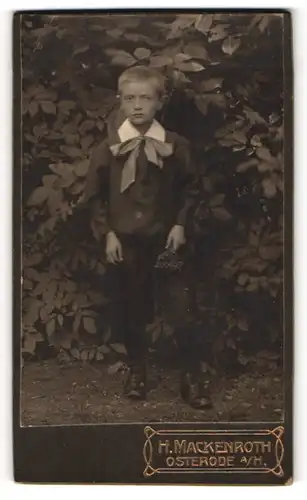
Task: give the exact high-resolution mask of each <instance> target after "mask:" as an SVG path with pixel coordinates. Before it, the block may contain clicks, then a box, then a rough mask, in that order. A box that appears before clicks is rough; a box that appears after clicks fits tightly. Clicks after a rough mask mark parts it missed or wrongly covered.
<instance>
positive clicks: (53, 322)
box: [46, 318, 55, 337]
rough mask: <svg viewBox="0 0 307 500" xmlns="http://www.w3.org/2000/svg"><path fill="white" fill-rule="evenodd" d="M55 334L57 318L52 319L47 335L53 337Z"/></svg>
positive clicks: (48, 325) (48, 324)
mask: <svg viewBox="0 0 307 500" xmlns="http://www.w3.org/2000/svg"><path fill="white" fill-rule="evenodd" d="M54 332H55V318H52V319H51V320H50V321H49V322H48V323H47V325H46V333H47V335H48V337H50V336H51V335H53V334H54Z"/></svg>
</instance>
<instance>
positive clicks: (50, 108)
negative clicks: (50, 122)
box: [40, 101, 56, 115]
mask: <svg viewBox="0 0 307 500" xmlns="http://www.w3.org/2000/svg"><path fill="white" fill-rule="evenodd" d="M40 106H41V108H42V110H43V111H44V112H45V113H48V114H49V115H55V114H56V105H55V104H53V102H50V101H42V102H40Z"/></svg>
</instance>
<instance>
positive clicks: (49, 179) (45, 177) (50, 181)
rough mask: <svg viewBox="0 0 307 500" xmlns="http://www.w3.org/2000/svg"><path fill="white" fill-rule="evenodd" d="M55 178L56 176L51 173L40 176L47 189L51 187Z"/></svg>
mask: <svg viewBox="0 0 307 500" xmlns="http://www.w3.org/2000/svg"><path fill="white" fill-rule="evenodd" d="M56 180H57V176H56V175H53V174H51V175H43V178H42V181H43V184H44V186H45V187H46V188H47V189H48V188H51V187H52V186H53V184H54V183H55V181H56Z"/></svg>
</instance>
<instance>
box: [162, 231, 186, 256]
mask: <svg viewBox="0 0 307 500" xmlns="http://www.w3.org/2000/svg"><path fill="white" fill-rule="evenodd" d="M185 242H186V239H185V235H184V227H183V226H179V225H176V226H173V227H172V229H171V231H170V233H169V235H168V237H167V241H166V248H167V249H170V250H173V251H174V252H176V251H177V250H178V248H179V247H181V246H182V245H184V244H185Z"/></svg>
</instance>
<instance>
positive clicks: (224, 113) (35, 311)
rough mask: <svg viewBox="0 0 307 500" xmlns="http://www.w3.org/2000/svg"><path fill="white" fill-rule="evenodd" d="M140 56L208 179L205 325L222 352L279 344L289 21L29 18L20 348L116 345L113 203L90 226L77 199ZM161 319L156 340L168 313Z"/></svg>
mask: <svg viewBox="0 0 307 500" xmlns="http://www.w3.org/2000/svg"><path fill="white" fill-rule="evenodd" d="M140 63H142V64H149V65H151V66H153V67H155V68H158V69H159V70H161V71H163V72H164V73H165V75H166V76H167V82H168V96H167V104H166V106H165V107H164V110H163V112H162V115H161V116H160V120H161V121H162V122H163V124H164V125H165V126H166V127H169V128H171V129H174V130H176V131H177V132H178V133H180V134H183V135H185V136H186V137H188V138H189V139H190V140H191V143H192V146H193V156H194V161H195V162H196V164H197V166H198V168H199V172H200V174H201V176H202V193H200V202H199V205H198V206H197V207H196V210H195V213H194V218H193V229H194V234H195V237H194V239H193V245H195V259H196V260H195V262H196V263H197V269H198V276H199V283H198V290H197V319H198V320H199V321H200V323H201V322H202V321H206V318H207V319H208V317H209V316H210V318H211V319H212V324H214V328H215V331H216V336H215V345H216V346H217V349H218V350H219V349H224V348H225V346H228V347H233V346H239V347H240V349H243V351H244V352H247V350H248V347H250V346H253V347H254V348H255V349H256V350H259V349H261V348H266V347H267V346H268V345H274V346H275V347H276V346H278V345H279V344H280V343H281V341H282V301H283V275H282V270H283V265H282V264H283V117H282V114H283V66H282V17H281V16H279V15H274V14H264V15H262V14H247V13H244V14H240V13H236V14H224V13H218V14H196V13H195V14H190V15H187V14H181V15H178V16H176V15H175V14H159V15H154V14H152V15H148V14H146V15H145V14H138V15H133V16H130V15H104V16H96V15H93V16H81V15H80V16H78V15H74V16H72V15H71V16H66V15H58V16H51V15H47V16H46V15H25V16H23V22H22V74H23V81H22V86H23V98H22V107H23V167H22V168H23V214H22V217H23V303H22V306H23V351H24V353H25V354H26V353H27V354H28V355H30V356H31V355H33V354H34V353H35V349H36V346H37V343H40V342H42V341H44V342H48V343H49V344H50V345H54V346H56V347H57V348H60V349H63V348H64V349H66V350H67V351H69V352H70V353H71V355H72V356H74V357H77V358H78V357H80V356H81V357H82V352H83V351H84V352H85V350H84V349H83V348H84V347H88V346H89V345H90V346H92V348H91V349H90V350H89V349H87V350H86V352H87V353H89V352H90V354H84V355H83V358H84V359H85V358H86V356H88V357H89V358H90V359H92V358H93V357H96V358H97V359H102V358H103V356H104V354H106V353H108V351H109V349H110V346H109V344H110V343H111V344H112V338H111V334H110V331H109V329H108V321H107V310H106V304H107V298H106V297H105V296H104V294H103V290H101V286H100V283H101V282H102V277H103V274H104V271H105V264H104V257H103V249H102V248H101V245H97V240H99V239H100V238H101V235H102V234H103V233H104V220H105V212H104V208H103V207H96V208H95V209H94V210H93V213H92V214H91V224H90V228H88V227H87V225H86V224H85V223H84V221H83V222H82V218H81V216H75V215H74V214H75V211H74V207H75V206H76V204H77V200H78V198H79V197H80V195H81V194H82V192H83V188H84V181H85V176H86V173H87V169H88V166H89V158H90V154H91V150H92V148H93V146H94V145H95V144H96V143H97V142H98V141H100V140H101V139H102V138H103V137H104V135H105V134H106V123H107V120H108V119H109V117H110V116H111V114H112V112H113V110H114V109H115V108H116V106H117V100H116V82H117V77H118V75H119V74H120V73H121V72H122V71H123V69H124V68H126V67H129V66H133V65H135V64H140ZM81 227H82V228H83V229H82V230H81ZM95 282H96V283H97V287H93V284H94V283H95ZM208 290H209V293H208ZM211 290H214V294H212V293H211V295H210V291H211ZM155 325H156V327H155V326H153V327H152V328H151V330H150V331H151V334H152V338H153V341H156V340H157V338H158V336H159V332H160V330H161V320H160V319H159V318H157V321H156V322H155ZM164 330H165V331H166V332H169V331H170V330H169V328H168V327H167V325H165V328H164ZM113 340H114V339H113ZM101 344H102V346H101ZM106 344H108V345H106ZM97 345H100V348H99V349H97ZM82 346H83V348H82ZM82 349H83V351H82ZM114 349H115V350H117V351H122V350H123V349H122V346H120V345H118V344H115V347H114Z"/></svg>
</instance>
